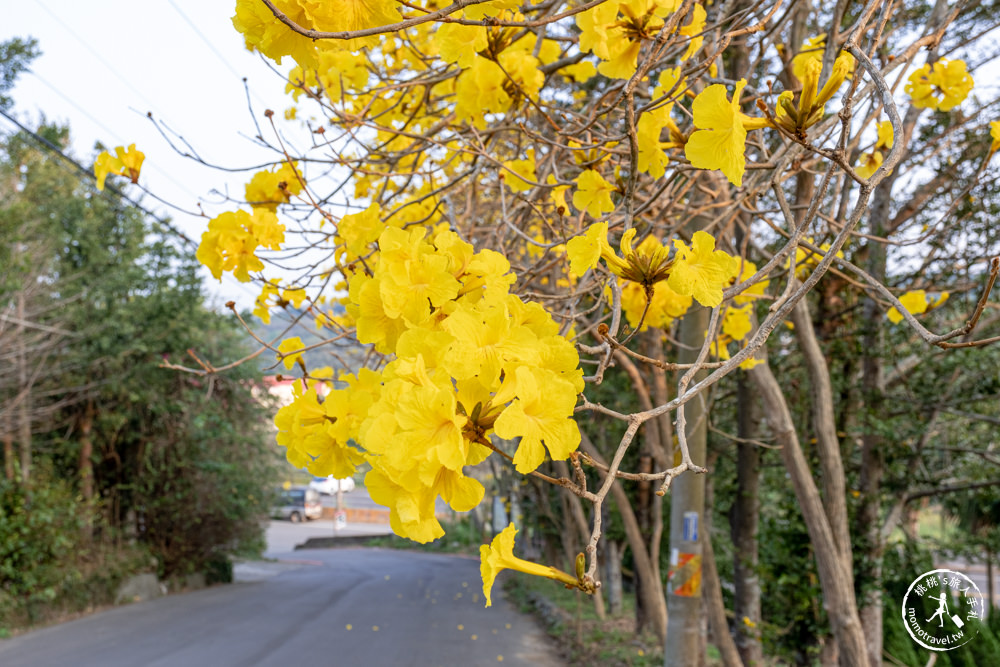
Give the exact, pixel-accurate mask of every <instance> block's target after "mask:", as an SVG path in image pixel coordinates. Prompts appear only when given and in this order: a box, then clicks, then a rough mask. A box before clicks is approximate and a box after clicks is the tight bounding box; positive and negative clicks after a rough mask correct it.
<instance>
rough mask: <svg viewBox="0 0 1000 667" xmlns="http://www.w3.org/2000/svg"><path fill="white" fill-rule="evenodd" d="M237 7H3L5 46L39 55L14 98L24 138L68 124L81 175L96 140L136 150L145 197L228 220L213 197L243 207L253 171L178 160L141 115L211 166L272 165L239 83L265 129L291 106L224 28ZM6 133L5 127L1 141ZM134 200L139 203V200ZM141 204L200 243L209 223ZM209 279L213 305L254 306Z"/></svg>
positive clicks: (35, 1)
mask: <svg viewBox="0 0 1000 667" xmlns="http://www.w3.org/2000/svg"><path fill="white" fill-rule="evenodd" d="M235 4H236V3H235V0H203V1H201V2H195V1H194V0H142V1H136V0H129V1H125V0H98V1H96V2H79V1H78V0H77V1H70V0H27V1H22V2H16V3H15V2H13V1H12V0H5V1H4V2H2V3H0V15H2V16H3V20H2V21H0V40H6V39H9V38H11V37H28V36H31V37H35V38H36V39H37V40H38V43H39V47H40V48H41V50H42V55H41V56H40V57H39V58H38V59H37V60H35V61H34V63H33V65H32V67H31V69H32V71H31V72H30V73H25V74H22V75H21V77H20V79H19V80H18V85H17V86H16V87H15V88H14V90H13V92H12V94H11V95H12V97H13V99H14V107H13V112H14V115H16V116H17V117H19V118H20V119H21V121H22V122H24V123H25V124H26V125H28V126H29V127H35V126H37V123H38V120H39V118H40V116H41V114H43V113H44V115H45V117H46V118H47V119H48V120H50V121H56V122H60V123H67V124H69V126H70V130H71V132H72V147H71V152H72V153H73V154H75V157H76V158H77V159H78V160H79V161H80V162H81V163H83V164H84V165H85V166H88V167H89V166H90V164H91V160H92V158H93V156H94V153H93V147H94V143H95V142H96V141H101V142H103V143H104V144H105V145H107V146H108V147H109V148H113V147H114V146H118V145H125V146H127V145H128V144H130V143H135V144H136V147H137V148H138V149H139V150H141V151H143V152H144V153H145V154H146V161H145V162H144V164H143V168H142V176H141V177H140V183H141V184H142V185H144V186H145V187H146V188H148V189H149V190H150V191H151V192H152V193H154V194H155V195H157V196H158V197H161V198H162V199H164V200H166V201H169V202H170V203H172V204H175V205H177V206H179V207H181V208H183V209H187V210H190V211H197V205H198V203H199V202H201V203H202V206H203V208H204V210H205V212H206V213H208V214H209V215H216V214H218V213H220V212H222V211H224V210H231V209H232V208H234V207H235V205H234V204H232V203H229V204H226V203H224V202H223V198H222V197H221V196H220V195H219V194H212V191H213V190H219V191H222V192H225V191H226V189H227V188H228V191H229V192H231V193H234V196H235V197H237V198H240V197H242V194H243V184H244V183H245V182H246V181H247V180H249V173H252V172H247V173H236V174H227V173H224V172H222V171H219V170H214V169H209V168H206V167H203V166H202V165H199V164H197V163H196V162H194V161H192V160H189V159H185V158H182V157H180V156H178V155H177V154H176V153H175V152H174V150H173V149H172V148H170V146H169V145H168V143H167V142H166V141H165V140H164V139H163V138H162V137H161V136H160V134H159V132H157V130H156V129H155V127H154V126H153V124H152V123H151V122H150V121H149V120H148V119H147V118H146V115H145V114H146V112H147V111H152V112H153V115H154V117H155V118H157V119H159V120H160V121H162V122H164V123H166V124H167V125H168V126H170V127H171V128H172V129H173V130H174V131H176V132H177V133H178V134H180V135H182V136H183V137H184V138H185V139H186V140H187V141H188V142H189V143H190V144H191V145H192V146H193V147H194V148H195V149H196V150H197V151H198V152H199V153H200V154H201V156H202V157H203V158H204V159H205V160H206V161H207V162H209V163H214V164H218V165H221V166H224V167H227V168H244V167H249V166H254V165H258V164H261V163H264V162H270V161H273V160H274V156H273V154H271V153H270V152H268V151H266V150H264V149H261V148H259V147H256V146H254V144H253V143H252V141H251V139H250V138H249V137H252V136H253V135H254V134H255V132H256V131H255V129H254V124H253V121H252V118H251V115H250V112H249V110H248V107H247V99H246V94H245V91H244V88H243V82H242V80H241V79H242V78H243V77H246V78H247V80H248V84H249V86H250V91H251V102H252V103H253V106H254V111H255V113H256V115H257V117H258V119H259V120H260V121H263V120H264V119H263V116H262V115H263V111H264V109H265V108H268V107H270V108H272V109H274V111H275V112H276V113H277V114H278V115H279V116H280V114H281V112H282V111H283V110H284V109H285V108H286V107H287V106H290V104H291V100H290V98H286V97H285V95H284V84H283V82H282V81H281V80H280V79H279V78H278V76H277V75H276V74H274V72H273V71H272V70H271V69H269V68H268V66H267V65H265V64H264V63H263V62H262V61H261V60H260V58H259V56H257V55H255V54H251V53H250V52H248V51H247V50H246V49H245V48H244V46H243V40H242V37H241V36H240V35H239V34H238V33H237V32H236V31H235V30H234V29H233V27H232V23H231V22H230V17H231V16H232V15H233V13H234V8H235ZM189 21H190V22H191V23H193V24H194V26H196V28H195V27H192V25H191V23H189ZM199 33H200V34H199ZM203 36H204V38H203ZM206 39H207V40H210V42H211V46H210V45H209V44H208V43H207V42H206ZM212 47H214V49H213V48H212ZM13 129H14V127H13V126H12V125H11V124H10V123H9V122H8V121H7V120H6V119H4V118H2V117H0V131H2V132H4V133H5V134H7V133H10V132H11V131H12V130H13ZM121 180H124V179H120V181H121ZM131 194H132V195H133V196H134V197H136V198H138V196H139V195H141V194H142V193H141V192H139V191H137V190H133V191H132V193H131ZM143 203H144V204H145V205H146V207H147V208H149V209H150V210H152V211H154V212H156V213H157V214H159V215H162V216H168V217H170V218H172V219H173V221H174V223H175V224H176V225H177V227H179V228H180V229H182V230H183V231H184V232H185V233H186V234H187V235H188V236H189V237H190V238H192V239H193V240H195V241H197V240H198V239H199V238H200V237H201V234H202V232H203V231H204V230H205V227H206V224H207V219H206V218H200V217H197V216H195V215H189V214H185V213H182V212H180V211H178V210H175V209H171V208H168V207H167V206H165V205H163V204H161V203H159V202H157V201H155V200H153V199H151V198H149V197H145V198H144V200H143ZM204 274H205V276H206V278H207V280H206V287H207V289H208V291H209V293H210V294H211V295H213V297H217V298H215V300H216V301H219V302H222V301H226V300H228V299H234V300H236V301H237V303H238V304H240V305H241V306H248V305H250V304H251V303H252V301H253V297H254V296H255V295H256V293H255V290H254V289H253V288H252V287H250V286H242V285H240V284H239V283H237V282H236V281H235V280H233V279H231V278H225V279H224V281H223V283H222V284H221V285H220V284H219V283H218V282H217V281H216V280H215V279H214V278H212V277H211V275H210V274H209V273H208V271H207V270H206V271H205V272H204Z"/></svg>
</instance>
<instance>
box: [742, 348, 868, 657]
mask: <svg viewBox="0 0 1000 667" xmlns="http://www.w3.org/2000/svg"><path fill="white" fill-rule="evenodd" d="M749 375H750V379H751V380H753V382H754V385H755V386H756V387H757V392H758V394H759V395H760V398H761V402H762V404H763V406H764V414H765V415H766V416H767V422H768V424H769V426H770V428H771V431H772V433H773V434H774V438H775V440H776V442H777V444H778V445H779V446H781V455H782V459H783V460H784V463H785V470H786V471H787V472H788V474H789V476H790V477H791V480H792V487H793V488H794V490H795V497H796V499H797V500H798V502H799V507H800V508H801V510H802V516H803V518H804V519H805V523H806V528H807V529H808V531H809V539H810V541H811V542H812V545H813V553H815V555H816V569H817V571H818V572H819V579H820V586H821V587H822V589H823V606H824V608H825V609H826V612H827V616H828V618H829V619H830V627H831V630H832V631H833V636H834V639H835V640H836V642H837V645H838V648H839V653H840V660H841V664H843V665H850V666H851V667H857V666H859V665H866V664H868V656H867V651H866V644H865V633H864V630H863V629H862V626H861V619H860V618H859V616H858V608H857V602H856V599H855V596H854V573H853V572H852V571H851V570H850V569H849V568H844V566H843V560H842V559H841V558H840V556H839V554H838V553H837V546H836V541H835V538H834V536H833V530H832V529H831V527H830V522H829V521H828V520H827V514H826V511H825V509H824V508H823V502H822V500H821V499H820V495H819V490H818V489H817V488H816V482H815V480H814V479H813V477H812V473H811V471H810V469H809V463H808V462H807V461H806V458H805V456H804V455H803V453H802V448H801V447H800V445H799V439H798V436H797V435H796V433H795V426H794V424H793V423H792V416H791V413H790V412H789V410H788V404H787V402H786V401H785V397H784V395H783V394H782V393H781V387H780V386H779V385H778V381H777V380H776V379H775V378H774V374H773V373H772V372H771V368H770V367H769V366H768V365H767V364H766V363H763V364H759V365H757V366H756V367H755V368H753V369H752V370H750V371H749Z"/></svg>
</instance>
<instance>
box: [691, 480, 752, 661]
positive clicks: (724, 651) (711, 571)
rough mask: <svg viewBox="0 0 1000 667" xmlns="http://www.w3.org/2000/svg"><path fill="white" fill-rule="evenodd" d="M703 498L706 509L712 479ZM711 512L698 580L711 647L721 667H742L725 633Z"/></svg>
mask: <svg viewBox="0 0 1000 667" xmlns="http://www.w3.org/2000/svg"><path fill="white" fill-rule="evenodd" d="M710 474H711V473H710ZM705 497H706V499H707V503H706V504H707V506H708V507H711V506H712V480H711V478H710V477H709V478H708V479H706V480H705ZM711 517H712V512H711V510H709V511H708V512H706V513H705V529H704V531H703V532H702V534H701V553H702V559H703V561H704V563H703V567H702V578H703V582H704V594H705V609H706V611H707V615H708V626H709V631H710V632H711V633H712V639H713V640H715V647H716V648H717V649H719V654H720V655H721V656H722V664H724V665H725V666H726V667H743V659H742V658H741V657H740V653H739V651H738V650H736V643H735V642H734V641H733V636H732V635H731V634H730V633H729V622H728V621H727V620H726V605H725V602H724V601H723V599H722V584H721V583H720V582H719V571H718V569H717V568H716V566H715V550H714V549H713V548H712V518H711ZM737 623H738V622H737Z"/></svg>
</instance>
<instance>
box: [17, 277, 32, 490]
mask: <svg viewBox="0 0 1000 667" xmlns="http://www.w3.org/2000/svg"><path fill="white" fill-rule="evenodd" d="M17 319H18V322H19V324H18V327H17V334H16V335H15V340H17V385H18V391H19V392H23V394H24V395H23V396H22V398H21V400H20V401H19V402H18V404H17V427H18V438H19V440H20V443H19V444H20V448H21V482H22V483H24V484H27V483H28V480H29V479H30V478H31V410H30V408H31V394H30V392H29V391H28V354H27V351H26V349H25V340H24V336H25V331H24V290H23V289H22V290H21V291H20V292H19V293H18V295H17Z"/></svg>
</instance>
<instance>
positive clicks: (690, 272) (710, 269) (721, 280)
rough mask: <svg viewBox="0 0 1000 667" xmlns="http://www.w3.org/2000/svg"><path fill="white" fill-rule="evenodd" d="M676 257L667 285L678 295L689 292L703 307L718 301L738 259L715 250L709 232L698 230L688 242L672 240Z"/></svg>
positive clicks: (736, 268) (718, 302)
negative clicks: (689, 243) (688, 243)
mask: <svg viewBox="0 0 1000 667" xmlns="http://www.w3.org/2000/svg"><path fill="white" fill-rule="evenodd" d="M674 247H675V248H676V249H677V259H676V261H675V262H674V266H673V270H672V271H671V273H670V278H668V279H667V286H669V287H670V288H671V289H672V290H674V291H675V292H677V293H678V294H681V295H685V296H687V295H690V296H693V297H694V298H695V300H696V301H697V302H698V303H700V304H701V305H703V306H708V307H710V308H714V307H715V306H718V305H719V304H720V303H722V289H723V287H728V286H729V281H730V279H731V278H734V277H736V275H737V273H738V272H739V270H740V260H739V258H737V257H733V256H731V255H729V254H727V253H725V252H723V251H722V250H716V249H715V239H714V238H712V235H711V234H708V233H706V232H702V231H698V232H695V233H694V236H692V237H691V245H690V246H688V245H687V244H686V243H684V242H683V241H680V240H675V241H674Z"/></svg>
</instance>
